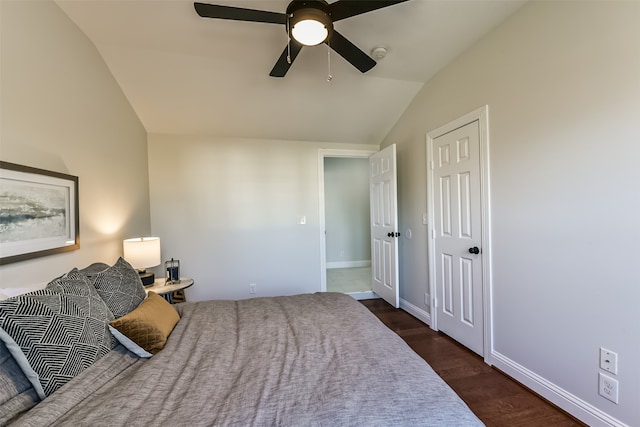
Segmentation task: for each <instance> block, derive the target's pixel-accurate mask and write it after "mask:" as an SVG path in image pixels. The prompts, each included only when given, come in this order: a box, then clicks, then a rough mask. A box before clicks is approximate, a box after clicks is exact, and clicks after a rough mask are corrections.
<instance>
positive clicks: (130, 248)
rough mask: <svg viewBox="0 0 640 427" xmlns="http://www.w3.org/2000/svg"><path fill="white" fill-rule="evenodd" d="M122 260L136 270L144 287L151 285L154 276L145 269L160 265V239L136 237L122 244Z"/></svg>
mask: <svg viewBox="0 0 640 427" xmlns="http://www.w3.org/2000/svg"><path fill="white" fill-rule="evenodd" d="M122 247H123V249H124V259H125V260H127V262H128V263H129V264H131V266H132V267H133V268H137V269H138V273H139V274H140V280H142V284H143V285H144V286H149V285H153V282H154V281H155V280H156V278H155V275H154V274H153V273H151V272H147V268H149V267H155V266H156V265H160V238H159V237H137V238H135V239H126V240H124V241H123V242H122Z"/></svg>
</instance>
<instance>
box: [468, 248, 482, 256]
mask: <svg viewBox="0 0 640 427" xmlns="http://www.w3.org/2000/svg"><path fill="white" fill-rule="evenodd" d="M469 253H470V254H476V255H478V254H479V253H480V249H478V247H477V246H474V247H472V248H469Z"/></svg>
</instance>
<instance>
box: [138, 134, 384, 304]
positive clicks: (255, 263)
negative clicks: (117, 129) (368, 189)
mask: <svg viewBox="0 0 640 427" xmlns="http://www.w3.org/2000/svg"><path fill="white" fill-rule="evenodd" d="M319 148H343V149H361V150H372V149H373V150H376V149H377V147H376V146H370V145H348V144H347V145H342V144H340V145H338V144H321V143H312V142H301V141H276V140H252V139H234V138H214V137H191V136H183V135H160V134H150V135H149V176H150V186H151V223H152V229H153V231H154V233H155V234H157V235H159V236H161V237H162V256H163V259H170V258H172V257H173V258H176V259H179V260H180V262H181V267H182V273H183V275H186V276H188V277H193V278H194V279H195V281H196V285H195V286H193V287H191V288H189V289H187V296H188V299H189V300H204V299H242V298H249V297H251V296H270V295H287V294H295V293H305V292H318V291H320V286H321V285H320V283H321V282H320V280H321V279H320V278H321V276H320V275H321V269H320V219H319V197H320V196H319V182H318V179H319V178H318V149H319ZM300 216H305V217H306V224H305V225H300V224H298V217H300ZM158 273H159V274H162V272H161V271H159V272H158ZM250 283H255V284H256V285H257V286H256V290H257V293H256V295H250V294H249V284H250Z"/></svg>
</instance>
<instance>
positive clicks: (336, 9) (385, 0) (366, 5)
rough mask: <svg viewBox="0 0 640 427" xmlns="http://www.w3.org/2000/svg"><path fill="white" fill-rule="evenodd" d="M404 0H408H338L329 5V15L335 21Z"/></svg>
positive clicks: (403, 0)
mask: <svg viewBox="0 0 640 427" xmlns="http://www.w3.org/2000/svg"><path fill="white" fill-rule="evenodd" d="M405 1H408V0H338V1H337V2H335V3H331V4H330V5H329V16H331V20H332V21H333V22H336V21H339V20H341V19H345V18H349V17H351V16H356V15H360V14H363V13H367V12H371V11H372V10H377V9H382V8H383V7H387V6H393V5H394V4H398V3H403V2H405Z"/></svg>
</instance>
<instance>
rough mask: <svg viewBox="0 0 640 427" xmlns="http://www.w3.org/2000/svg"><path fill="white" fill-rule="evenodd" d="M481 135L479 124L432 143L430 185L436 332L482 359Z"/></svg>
mask: <svg viewBox="0 0 640 427" xmlns="http://www.w3.org/2000/svg"><path fill="white" fill-rule="evenodd" d="M479 136H480V128H479V123H478V121H477V120H476V121H473V122H471V123H469V124H467V125H464V126H462V127H459V128H457V129H455V130H453V131H451V132H448V133H446V134H444V135H441V136H438V137H436V138H434V139H433V144H432V148H431V150H432V151H431V159H432V162H431V167H432V180H431V185H432V186H433V187H432V191H433V207H434V210H433V215H434V217H433V223H434V224H433V225H434V227H433V230H434V233H433V236H432V237H433V238H434V249H435V257H434V258H433V259H434V261H435V265H434V266H433V267H434V270H435V288H436V289H435V292H436V315H437V328H438V329H439V330H441V331H443V332H444V333H446V334H447V335H449V336H451V337H452V338H454V339H455V340H456V341H458V342H460V343H461V344H463V345H465V346H466V347H468V348H470V349H471V350H473V351H475V352H476V353H478V354H480V355H483V352H484V313H483V284H482V280H483V273H482V267H483V263H482V245H481V242H482V210H481V193H480V189H481V182H480V138H479Z"/></svg>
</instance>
